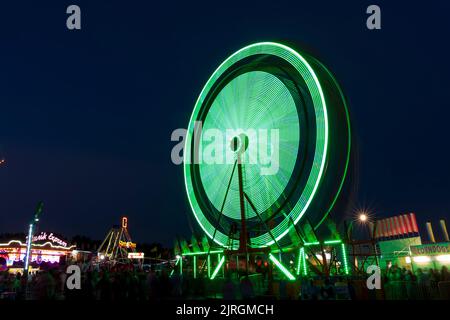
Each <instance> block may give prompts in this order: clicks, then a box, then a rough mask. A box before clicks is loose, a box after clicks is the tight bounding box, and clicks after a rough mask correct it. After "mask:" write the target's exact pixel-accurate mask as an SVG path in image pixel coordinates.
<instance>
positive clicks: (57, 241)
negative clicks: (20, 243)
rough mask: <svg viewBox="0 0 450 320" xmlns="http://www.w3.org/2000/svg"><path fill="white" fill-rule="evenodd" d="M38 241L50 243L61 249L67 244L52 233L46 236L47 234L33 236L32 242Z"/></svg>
mask: <svg viewBox="0 0 450 320" xmlns="http://www.w3.org/2000/svg"><path fill="white" fill-rule="evenodd" d="M38 241H50V242H51V243H53V244H57V245H58V246H61V247H67V242H66V241H64V240H62V239H60V238H58V237H57V236H55V235H54V234H53V233H50V234H47V232H41V233H40V234H38V235H36V236H33V242H38Z"/></svg>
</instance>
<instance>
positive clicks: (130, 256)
mask: <svg viewBox="0 0 450 320" xmlns="http://www.w3.org/2000/svg"><path fill="white" fill-rule="evenodd" d="M128 259H144V253H143V252H129V253H128Z"/></svg>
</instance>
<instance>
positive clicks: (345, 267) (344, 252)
mask: <svg viewBox="0 0 450 320" xmlns="http://www.w3.org/2000/svg"><path fill="white" fill-rule="evenodd" d="M341 246H342V256H343V257H344V258H343V259H344V272H345V274H349V271H348V262H347V251H346V250H345V244H343V243H342V244H341Z"/></svg>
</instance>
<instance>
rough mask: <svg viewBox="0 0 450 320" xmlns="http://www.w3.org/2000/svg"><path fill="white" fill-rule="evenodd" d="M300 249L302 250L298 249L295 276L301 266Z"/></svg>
mask: <svg viewBox="0 0 450 320" xmlns="http://www.w3.org/2000/svg"><path fill="white" fill-rule="evenodd" d="M302 249H303V248H300V249H298V259H297V275H299V274H300V266H301V262H302Z"/></svg>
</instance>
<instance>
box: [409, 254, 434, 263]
mask: <svg viewBox="0 0 450 320" xmlns="http://www.w3.org/2000/svg"><path fill="white" fill-rule="evenodd" d="M413 260H414V262H417V263H425V262H430V261H431V259H430V257H427V256H418V257H414V258H413Z"/></svg>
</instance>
